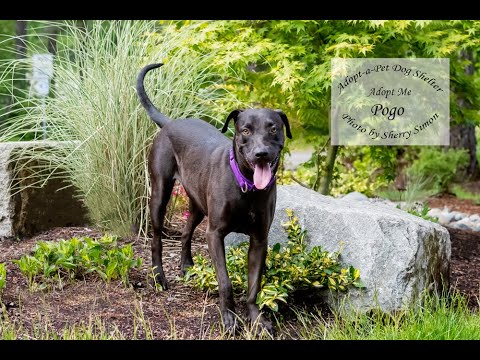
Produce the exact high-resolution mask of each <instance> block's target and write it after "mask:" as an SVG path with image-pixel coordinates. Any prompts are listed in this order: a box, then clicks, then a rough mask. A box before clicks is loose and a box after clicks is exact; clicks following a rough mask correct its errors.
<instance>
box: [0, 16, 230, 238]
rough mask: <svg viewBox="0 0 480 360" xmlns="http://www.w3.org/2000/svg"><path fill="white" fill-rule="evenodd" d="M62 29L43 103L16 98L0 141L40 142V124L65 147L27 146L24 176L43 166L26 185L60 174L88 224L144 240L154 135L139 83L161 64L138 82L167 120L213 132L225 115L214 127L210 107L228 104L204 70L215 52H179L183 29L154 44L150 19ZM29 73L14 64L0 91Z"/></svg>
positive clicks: (49, 137)
mask: <svg viewBox="0 0 480 360" xmlns="http://www.w3.org/2000/svg"><path fill="white" fill-rule="evenodd" d="M46 24H47V25H50V24H56V23H55V22H46ZM60 25H61V26H62V29H63V32H62V36H61V37H59V41H58V43H57V54H56V56H55V64H54V72H55V75H54V79H53V82H54V83H53V84H52V87H51V94H50V96H49V97H48V98H46V99H45V102H44V103H42V101H41V100H40V99H30V98H29V97H28V94H24V95H25V97H24V98H22V97H20V96H18V97H16V99H15V102H16V103H17V104H19V105H22V106H23V107H24V113H22V114H21V115H18V116H14V117H11V118H9V119H8V121H7V122H6V123H5V124H4V129H3V133H2V132H0V141H5V140H8V139H12V138H18V137H19V136H24V135H25V133H26V131H28V133H30V134H43V127H42V120H45V121H46V124H47V132H46V137H47V140H52V141H60V142H61V144H62V146H57V147H55V148H48V149H42V150H40V151H39V150H38V149H36V148H34V147H32V148H28V149H25V150H23V152H22V153H21V154H19V155H18V156H19V157H21V158H22V159H24V160H25V165H24V167H26V168H28V169H30V165H31V164H35V163H37V161H38V162H39V163H41V164H42V165H43V164H44V166H43V167H42V168H39V167H37V168H36V169H35V171H33V174H32V175H31V177H32V178H33V179H34V180H35V181H30V182H29V183H31V184H33V185H32V186H41V185H42V184H43V182H44V180H45V178H48V177H51V176H54V175H53V174H55V176H59V175H58V174H61V176H62V177H64V178H66V179H67V180H68V182H67V183H71V184H72V185H74V186H75V189H77V191H78V194H77V195H78V196H79V197H80V198H82V200H83V201H84V204H85V206H86V207H87V209H88V211H89V216H90V219H91V221H92V223H94V224H95V225H98V226H100V227H102V228H104V229H107V230H108V231H115V233H116V234H118V235H120V236H123V235H127V234H130V233H131V229H132V227H134V228H137V229H139V232H140V233H142V234H146V233H148V230H149V226H150V223H149V221H150V220H149V219H150V214H149V208H148V199H149V196H150V193H149V188H150V183H149V181H150V180H149V176H148V173H147V172H148V171H147V157H148V152H149V149H150V146H151V144H152V141H153V138H154V136H155V135H156V134H157V132H158V127H157V126H156V125H155V124H154V123H153V122H152V121H151V120H150V119H149V118H148V116H147V114H146V112H145V110H144V109H143V107H142V106H141V105H140V102H139V100H138V95H137V93H136V91H135V82H136V77H137V75H138V73H139V71H140V69H141V68H142V67H143V66H144V65H146V64H149V63H156V62H164V63H165V66H164V67H162V68H161V69H158V70H156V71H154V72H152V73H150V74H149V75H148V77H147V78H146V79H145V87H146V89H147V92H148V93H149V95H150V98H151V100H152V102H153V103H154V104H155V106H157V107H158V108H159V109H160V110H161V111H163V112H164V113H166V114H167V115H168V116H169V117H171V118H173V119H177V118H185V117H198V118H201V119H204V120H205V121H209V122H211V123H213V124H214V125H217V122H221V120H223V119H225V118H226V115H225V114H222V117H221V120H219V117H218V116H217V115H218V111H219V107H218V106H217V105H218V103H217V101H216V100H219V103H220V100H221V99H227V98H230V96H229V94H228V93H226V92H220V91H218V87H217V83H216V81H217V78H218V76H216V74H215V73H214V72H213V69H212V66H211V63H212V61H213V60H212V59H213V58H215V57H216V54H215V53H214V52H212V53H209V54H205V55H202V54H199V53H198V52H196V51H194V50H192V49H190V48H186V47H185V46H183V45H182V44H183V42H184V41H185V39H186V38H188V37H189V36H190V35H189V34H190V32H191V29H189V27H188V26H185V27H183V28H182V31H181V32H180V33H176V34H171V36H169V34H168V33H162V34H161V35H160V34H159V35H157V36H153V35H152V34H153V33H154V31H155V30H156V29H157V27H158V23H157V22H156V21H123V20H122V21H101V20H95V21H91V22H89V24H88V27H87V28H86V29H82V28H79V27H78V26H77V24H76V22H66V23H62V24H59V26H60ZM32 36H33V34H32ZM38 36H39V37H42V36H45V34H43V33H40V34H38ZM29 46H30V44H29ZM157 46H158V47H157ZM28 65H29V63H28V61H23V62H19V61H16V60H11V61H10V62H9V63H8V69H9V72H8V73H7V74H4V77H1V76H0V83H8V82H9V81H10V79H11V78H12V77H15V76H17V75H16V71H17V69H19V68H24V69H26V68H28ZM220 110H221V109H220ZM26 129H28V130H26Z"/></svg>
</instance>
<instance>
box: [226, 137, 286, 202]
mask: <svg viewBox="0 0 480 360" xmlns="http://www.w3.org/2000/svg"><path fill="white" fill-rule="evenodd" d="M239 160H240V161H239ZM229 161H230V167H231V169H232V172H233V174H234V176H235V179H236V181H237V184H238V185H239V186H240V189H241V190H242V192H244V193H245V192H250V191H257V190H258V189H257V188H256V187H255V184H254V183H253V170H252V169H251V167H250V166H249V165H248V162H247V161H246V160H245V157H244V156H243V154H242V153H241V152H240V151H239V149H238V148H237V147H236V144H235V142H234V143H233V146H232V148H231V149H230V151H229ZM277 168H278V164H276V165H275V168H274V169H273V171H272V178H271V179H270V182H269V183H268V185H267V186H266V187H265V189H264V190H267V189H269V188H270V187H271V186H272V185H273V184H274V183H275V181H276V176H275V173H276V172H277ZM246 174H248V177H247V176H246Z"/></svg>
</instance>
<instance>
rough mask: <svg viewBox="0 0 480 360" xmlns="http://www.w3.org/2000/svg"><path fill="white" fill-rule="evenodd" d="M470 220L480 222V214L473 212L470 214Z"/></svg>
mask: <svg viewBox="0 0 480 360" xmlns="http://www.w3.org/2000/svg"><path fill="white" fill-rule="evenodd" d="M469 219H470V221H472V222H474V223H477V222H480V215H478V214H473V215H470V216H469Z"/></svg>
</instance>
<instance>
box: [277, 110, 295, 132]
mask: <svg viewBox="0 0 480 360" xmlns="http://www.w3.org/2000/svg"><path fill="white" fill-rule="evenodd" d="M275 112H276V113H277V114H278V115H280V117H281V118H282V121H283V124H284V125H285V130H286V132H287V137H288V138H289V139H291V138H292V133H291V132H290V124H289V123H288V118H287V115H285V114H284V113H283V111H282V110H278V109H277V110H275Z"/></svg>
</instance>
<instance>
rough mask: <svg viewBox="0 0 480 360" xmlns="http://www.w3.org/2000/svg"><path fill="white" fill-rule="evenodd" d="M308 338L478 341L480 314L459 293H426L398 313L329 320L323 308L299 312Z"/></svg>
mask: <svg viewBox="0 0 480 360" xmlns="http://www.w3.org/2000/svg"><path fill="white" fill-rule="evenodd" d="M296 315H297V319H298V321H297V322H298V324H300V325H301V327H300V330H299V331H298V337H299V338H301V339H304V340H327V339H328V340H437V341H438V340H477V339H479V338H480V313H479V312H478V311H471V310H469V308H468V300H467V298H466V297H465V296H463V295H461V294H460V293H459V292H455V293H453V294H446V293H442V294H437V293H428V294H427V293H426V294H425V295H424V296H423V299H422V301H421V304H419V306H412V307H409V308H407V309H405V310H401V311H397V312H395V313H385V312H383V311H381V310H380V309H373V310H372V311H369V312H360V311H359V312H350V313H349V314H347V313H342V314H339V313H338V312H335V313H334V314H333V319H332V318H328V319H326V318H325V317H324V316H323V315H322V314H321V312H320V311H309V312H307V311H297V312H296Z"/></svg>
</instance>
